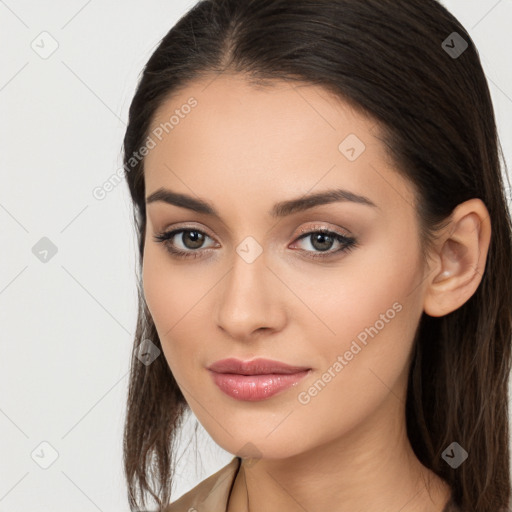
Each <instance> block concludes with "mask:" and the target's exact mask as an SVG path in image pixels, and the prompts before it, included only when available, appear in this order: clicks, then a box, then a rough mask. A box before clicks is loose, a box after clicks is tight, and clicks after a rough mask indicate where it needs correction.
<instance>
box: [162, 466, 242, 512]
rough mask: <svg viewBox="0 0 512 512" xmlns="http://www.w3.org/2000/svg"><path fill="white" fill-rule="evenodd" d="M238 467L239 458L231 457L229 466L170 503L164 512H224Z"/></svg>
mask: <svg viewBox="0 0 512 512" xmlns="http://www.w3.org/2000/svg"><path fill="white" fill-rule="evenodd" d="M239 467H240V458H239V457H233V459H232V460H231V462H229V464H227V465H226V466H224V467H223V468H221V469H219V471H217V472H216V473H214V474H213V475H211V476H209V477H208V478H206V479H205V480H203V481H202V482H200V483H199V484H197V485H196V486H195V487H194V488H193V489H191V490H190V491H188V492H186V493H185V494H184V495H183V496H181V497H180V498H179V499H178V500H176V501H174V502H172V503H171V504H170V505H168V506H167V507H166V508H165V509H164V512H195V511H198V510H201V512H210V511H211V512H224V511H225V510H226V508H227V504H228V500H229V496H230V493H231V488H232V487H233V483H234V481H235V477H236V475H237V473H238V469H239Z"/></svg>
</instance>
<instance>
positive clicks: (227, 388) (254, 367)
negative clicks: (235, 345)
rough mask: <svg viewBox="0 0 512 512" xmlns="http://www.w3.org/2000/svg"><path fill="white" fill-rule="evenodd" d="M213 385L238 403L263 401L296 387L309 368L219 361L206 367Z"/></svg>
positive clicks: (271, 363)
mask: <svg viewBox="0 0 512 512" xmlns="http://www.w3.org/2000/svg"><path fill="white" fill-rule="evenodd" d="M208 370H209V371H210V374H211V376H212V378H213V381H214V382H215V384H216V385H217V386H218V387H219V389H220V390H221V391H223V392H224V393H226V395H228V396H230V397H231V398H235V399H237V400H246V401H258V400H265V399H267V398H270V397H271V396H274V395H276V394H277V393H279V392H281V391H284V390H285V389H288V388H290V387H292V386H294V385H296V384H297V383H298V382H299V381H300V380H301V379H303V378H304V377H305V376H306V375H308V374H309V372H310V371H311V368H308V367H304V366H290V365H288V364H286V363H282V362H280V361H272V360H269V359H261V358H260V359H254V360H252V361H246V362H245V361H241V360H239V359H233V358H230V359H222V360H221V361H217V362H215V363H213V364H212V365H210V366H209V367H208Z"/></svg>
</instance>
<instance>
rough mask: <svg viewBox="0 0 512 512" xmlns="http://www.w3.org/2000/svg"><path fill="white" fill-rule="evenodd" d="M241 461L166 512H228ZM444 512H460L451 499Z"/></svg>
mask: <svg viewBox="0 0 512 512" xmlns="http://www.w3.org/2000/svg"><path fill="white" fill-rule="evenodd" d="M241 460H242V459H240V458H239V457H233V459H232V460H231V462H229V464H227V465H226V466H224V467H223V468H221V469H220V470H219V471H217V473H214V474H213V475H211V476H209V477H208V478H206V479H205V480H203V481H202V482H200V483H199V484H198V485H196V486H195V487H194V488H193V489H191V490H190V491H188V492H187V493H185V494H184V495H183V496H181V498H179V499H178V500H176V501H175V502H173V503H171V504H170V505H169V506H168V507H167V508H165V509H164V512H226V511H227V507H228V503H229V497H230V496H231V491H232V489H233V484H234V483H235V479H236V475H237V474H238V470H239V469H240V462H241ZM443 512H459V508H458V507H456V506H455V505H454V503H453V501H452V500H451V499H450V501H449V502H448V503H447V504H446V506H445V508H444V509H443Z"/></svg>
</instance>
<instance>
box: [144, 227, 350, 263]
mask: <svg viewBox="0 0 512 512" xmlns="http://www.w3.org/2000/svg"><path fill="white" fill-rule="evenodd" d="M180 234H181V237H178V240H179V241H180V242H181V244H182V248H180V247H176V242H175V240H174V239H175V238H176V237H177V235H180ZM207 238H209V239H210V240H211V237H209V236H208V235H207V234H206V233H204V232H203V231H199V230H197V229H175V230H173V231H168V232H163V233H160V234H158V235H155V236H154V240H155V241H156V242H159V243H163V244H164V246H165V248H166V249H167V250H168V251H169V253H171V254H172V255H173V256H175V257H177V258H197V257H199V256H200V255H201V252H205V249H204V248H202V245H203V244H204V242H205V240H206V239H207ZM304 239H309V240H310V246H311V247H312V248H313V250H312V251H311V250H307V249H306V250H303V252H306V253H310V254H309V257H312V258H327V257H329V256H331V255H333V254H335V253H338V252H343V251H348V250H350V249H352V248H354V247H355V246H356V240H355V239H354V238H351V237H347V236H344V235H341V234H340V233H336V232H335V231H329V230H326V229H318V230H315V231H309V232H307V233H304V234H302V235H301V236H300V237H299V238H297V240H296V242H294V243H297V242H299V241H301V240H304ZM334 243H338V244H339V245H340V247H339V248H338V249H335V250H330V249H331V248H332V246H333V244H334ZM200 249H202V250H200ZM206 252H207V251H206ZM315 253H316V254H315Z"/></svg>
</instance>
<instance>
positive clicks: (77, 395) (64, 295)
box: [0, 0, 512, 512]
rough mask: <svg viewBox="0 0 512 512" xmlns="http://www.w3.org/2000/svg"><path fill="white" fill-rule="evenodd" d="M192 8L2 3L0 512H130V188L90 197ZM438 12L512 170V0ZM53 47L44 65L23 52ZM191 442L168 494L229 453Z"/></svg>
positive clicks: (452, 4)
mask: <svg viewBox="0 0 512 512" xmlns="http://www.w3.org/2000/svg"><path fill="white" fill-rule="evenodd" d="M194 3H195V2H194V1H192V0H188V1H184V0H173V1H167V2H165V1H162V0H160V1H158V0H150V1H147V2H136V1H133V0H129V1H124V2H113V1H112V0H103V1H102V2H99V1H98V0H89V1H85V0H72V1H69V0H68V1H66V2H64V1H63V0H60V1H56V0H54V1H53V2H51V3H49V2H35V1H23V0H8V1H6V2H3V1H0V45H1V48H2V51H1V55H0V105H1V113H2V115H1V116H0V130H1V132H0V141H1V143H0V144H1V152H0V172H1V182H0V183H1V185H0V187H1V188H0V244H1V245H0V250H1V262H2V263H1V265H0V322H1V324H0V325H1V336H2V340H1V355H0V379H1V381H0V391H1V394H0V454H1V455H0V512H17V511H23V512H24V511H26V510H34V511H37V512H39V511H43V512H45V511H52V512H60V511H66V512H67V511H69V510H73V512H82V511H83V512H94V511H98V510H100V511H103V512H107V511H116V512H117V511H128V505H127V501H126V497H125V492H126V489H125V484H124V480H123V475H122V449H121V447H122V426H123V420H124V412H125V410H124V407H125V399H126V392H127V383H128V362H129V355H130V350H131V345H132V342H133V333H134V330H135V321H136V285H135V270H134V269H135V261H136V260H135V255H136V252H137V247H136V241H135V234H134V231H133V227H132V225H131V209H130V199H129V195H128V189H127V186H126V183H124V182H122V183H121V184H119V185H118V186H117V187H116V188H115V189H114V190H113V191H112V192H110V193H109V194H108V195H107V197H106V198H105V199H104V200H102V201H100V200H97V199H95V198H94V197H93V195H92V191H93V189H94V188H95V187H97V186H101V185H102V184H103V183H104V182H105V181H106V180H107V179H109V177H111V176H112V174H114V173H115V171H116V170H117V169H119V168H120V167H121V166H122V160H121V144H122V139H123V135H124V129H125V123H126V120H127V112H128V108H129V105H130V101H131V98H132V95H133V93H134V90H135V85H136V81H137V79H138V76H139V73H140V72H141V70H142V67H143V65H144V64H145V62H146V61H147V59H148V58H149V56H150V54H151V53H152V51H153V50H154V48H155V46H156V45H157V43H158V42H159V40H160V39H161V37H163V36H164V35H165V34H166V33H167V31H168V30H169V29H170V28H171V26H172V25H173V24H174V23H175V22H176V21H177V19H178V18H179V16H181V15H182V14H183V13H184V12H185V11H186V10H187V9H188V8H189V7H191V6H192V5H193V4H194ZM443 3H444V5H446V6H447V7H448V9H449V10H451V12H453V14H454V15H455V16H456V17H458V18H459V20H460V21H461V22H462V24H463V25H464V26H465V27H466V28H467V29H468V31H469V32H470V34H471V36H472V38H473V39H474V41H475V43H476V45H477V48H478V49H479V52H480V55H481V59H482V62H483V65H484V69H485V72H486V75H487V77H488V79H489V84H490V90H491V93H492V97H493V100H494V104H495V110H496V115H497V122H498V127H499V132H500V137H501V141H502V144H503V148H504V151H505V154H506V158H507V164H508V165H509V166H510V165H511V155H512V145H511V142H512V122H511V120H512V99H511V98H512V66H511V64H510V63H511V60H510V48H511V46H512V32H511V30H510V26H511V22H512V0H500V1H496V0H471V1H469V0H445V1H444V2H443ZM44 31H46V32H48V33H49V34H50V35H51V36H47V35H42V36H41V35H40V34H41V33H42V32H44ZM447 35H448V34H447ZM42 38H46V39H44V41H43V42H42ZM52 39H53V40H55V41H56V43H52ZM51 44H58V48H57V49H56V51H55V52H54V53H53V54H52V55H51V56H49V57H48V58H42V57H41V56H40V54H38V53H37V52H36V51H35V50H34V49H33V48H32V46H34V47H36V48H39V50H38V51H39V52H42V51H44V50H46V51H48V50H49V49H51ZM43 45H44V50H43ZM475 108H476V107H475ZM43 237H47V238H48V239H50V240H51V242H52V243H53V244H54V245H55V246H56V248H57V250H58V252H57V253H56V254H55V256H53V257H52V258H51V259H49V261H48V262H46V263H43V262H41V261H40V260H39V259H37V258H36V257H35V255H34V254H33V252H32V248H33V246H34V245H35V244H36V243H37V242H38V241H39V240H40V239H41V238H43ZM190 419H191V420H193V418H190ZM192 424H193V422H191V423H190V425H192ZM191 432H192V430H189V431H188V432H187V434H186V436H185V438H184V440H183V442H184V444H183V447H185V444H186V442H188V440H189V438H190V436H191ZM199 434H200V436H199V443H198V450H199V452H200V458H199V459H197V462H198V465H197V471H196V464H195V462H196V459H195V456H194V453H195V450H194V445H193V444H191V445H190V447H189V449H188V450H187V451H185V455H184V457H183V458H182V459H181V462H180V465H179V466H178V473H177V474H178V477H177V480H176V482H175V484H176V485H175V492H176V496H179V495H181V494H183V493H184V492H185V491H187V490H188V489H190V488H191V487H193V486H194V485H196V484H197V483H198V482H199V481H200V480H202V479H204V478H206V477H207V476H208V475H209V474H212V473H213V472H215V471H217V470H218V469H220V468H221V467H222V466H224V465H225V464H226V463H227V462H228V461H229V460H231V458H232V455H231V454H229V453H227V452H225V451H224V450H222V449H221V448H220V447H218V446H217V445H216V444H215V443H213V441H212V440H211V439H210V438H209V436H208V435H207V434H206V433H205V432H204V430H203V429H202V427H201V426H200V428H199ZM42 442H46V443H49V445H51V447H52V448H50V447H49V446H48V445H41V443H42ZM52 450H56V452H58V457H57V459H56V460H55V462H54V463H53V464H52V465H51V466H50V467H48V468H47V469H42V468H41V467H40V465H39V464H38V463H36V462H35V461H36V460H37V461H38V462H39V463H46V464H49V463H50V462H51V461H52V459H51V457H52ZM32 456H33V458H32Z"/></svg>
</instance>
